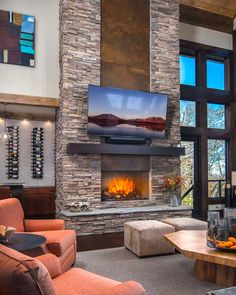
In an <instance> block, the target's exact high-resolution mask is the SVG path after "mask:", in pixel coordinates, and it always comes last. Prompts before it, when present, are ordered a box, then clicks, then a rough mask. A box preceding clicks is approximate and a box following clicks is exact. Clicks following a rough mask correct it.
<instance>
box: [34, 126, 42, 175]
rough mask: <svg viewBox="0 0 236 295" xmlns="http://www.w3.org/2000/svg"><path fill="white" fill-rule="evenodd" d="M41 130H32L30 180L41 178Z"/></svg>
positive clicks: (37, 128) (38, 128)
mask: <svg viewBox="0 0 236 295" xmlns="http://www.w3.org/2000/svg"><path fill="white" fill-rule="evenodd" d="M43 133H44V131H43V128H40V127H36V128H33V130H32V140H31V144H32V178H34V179H41V178H43V162H44V158H43Z"/></svg>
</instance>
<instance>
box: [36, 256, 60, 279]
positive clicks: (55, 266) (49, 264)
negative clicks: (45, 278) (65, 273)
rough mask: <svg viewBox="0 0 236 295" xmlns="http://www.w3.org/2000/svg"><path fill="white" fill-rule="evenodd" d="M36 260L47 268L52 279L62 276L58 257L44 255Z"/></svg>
mask: <svg viewBox="0 0 236 295" xmlns="http://www.w3.org/2000/svg"><path fill="white" fill-rule="evenodd" d="M36 259H37V260H39V261H40V262H42V264H44V266H46V268H47V270H48V272H49V274H50V276H51V278H52V279H54V278H56V277H57V276H59V275H61V274H62V270H61V265H60V262H59V259H58V258H57V256H55V255H53V254H44V255H40V256H37V257H36Z"/></svg>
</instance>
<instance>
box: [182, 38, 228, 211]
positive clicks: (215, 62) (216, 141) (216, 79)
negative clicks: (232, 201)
mask: <svg viewBox="0 0 236 295" xmlns="http://www.w3.org/2000/svg"><path fill="white" fill-rule="evenodd" d="M180 45H181V46H180V48H181V50H180V93H181V96H180V125H181V137H182V138H183V141H186V138H187V139H188V137H189V138H194V139H195V140H196V141H197V143H198V148H197V150H198V152H197V154H196V157H197V161H198V163H199V165H196V166H197V167H196V168H195V171H194V173H195V174H196V175H198V177H197V179H198V182H197V183H195V184H194V185H195V186H198V188H197V190H196V191H197V193H198V196H197V198H198V199H200V200H198V208H195V212H196V215H199V216H205V215H206V212H207V211H208V205H209V204H215V203H223V202H224V187H225V183H226V181H227V180H228V176H229V166H230V165H229V158H230V153H232V152H233V151H232V150H230V148H229V147H230V142H231V140H232V137H233V136H232V133H231V127H232V126H230V125H231V121H230V112H231V104H232V92H231V87H230V86H231V85H230V68H229V65H230V59H231V56H232V51H230V50H225V49H220V48H215V47H211V46H206V45H202V44H197V43H193V42H189V41H183V40H181V42H180ZM188 73H189V74H188ZM193 81H195V83H193Z"/></svg>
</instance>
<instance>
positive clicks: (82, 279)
mask: <svg viewBox="0 0 236 295" xmlns="http://www.w3.org/2000/svg"><path fill="white" fill-rule="evenodd" d="M53 284H54V287H55V289H56V294H57V295H65V294H69V295H78V294H79V295H87V294H93V295H98V294H99V295H101V294H103V292H105V291H106V290H107V289H109V288H112V287H115V286H117V285H119V284H120V283H119V282H117V281H114V280H111V279H108V278H105V277H102V276H99V275H96V274H93V273H91V272H88V271H85V270H83V269H80V268H72V269H70V270H69V271H67V272H65V273H63V274H62V275H60V276H59V277H57V278H55V279H54V280H53Z"/></svg>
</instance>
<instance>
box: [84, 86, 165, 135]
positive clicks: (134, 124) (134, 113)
mask: <svg viewBox="0 0 236 295" xmlns="http://www.w3.org/2000/svg"><path fill="white" fill-rule="evenodd" d="M167 100H168V96H167V94H161V93H149V92H143V91H136V90H127V89H119V88H111V87H102V86H94V85H89V90H88V134H90V135H100V136H105V137H129V138H164V137H165V129H166V111H167Z"/></svg>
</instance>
